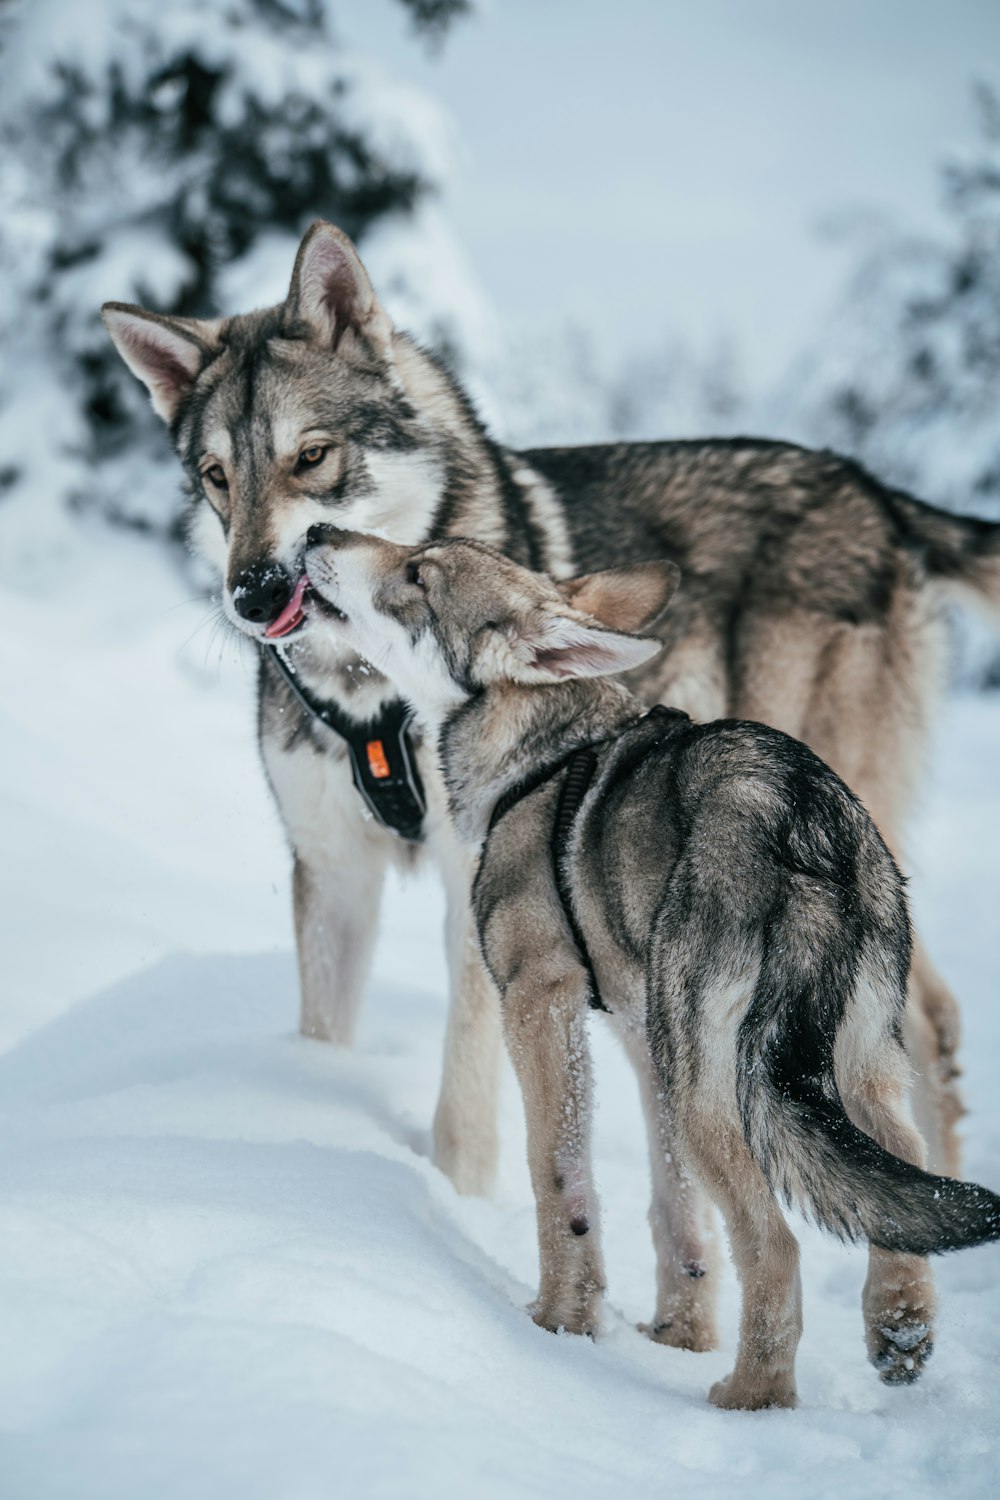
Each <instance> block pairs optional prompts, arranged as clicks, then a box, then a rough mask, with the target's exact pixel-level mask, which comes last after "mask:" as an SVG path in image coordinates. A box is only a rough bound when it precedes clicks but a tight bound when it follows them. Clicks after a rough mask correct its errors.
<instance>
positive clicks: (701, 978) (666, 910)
mask: <svg viewBox="0 0 1000 1500" xmlns="http://www.w3.org/2000/svg"><path fill="white" fill-rule="evenodd" d="M306 568H307V572H308V577H309V580H310V583H311V586H312V588H313V590H314V591H315V593H316V594H317V595H318V596H319V597H318V600H317V601H316V602H317V606H318V608H319V610H320V611H321V612H322V614H323V616H324V618H325V619H326V621H327V623H328V627H329V628H330V629H331V630H333V631H335V632H337V633H338V634H339V635H341V636H342V637H344V638H346V640H347V641H348V642H349V644H350V645H351V647H352V648H353V649H355V650H357V651H359V652H361V653H362V654H363V655H364V656H365V657H366V658H367V659H368V660H369V661H371V662H372V663H373V664H374V665H375V666H376V667H377V668H378V670H379V671H381V672H384V673H385V674H386V676H388V677H389V678H391V679H393V680H394V681H395V683H396V684H397V686H398V687H399V688H400V690H401V691H402V692H403V694H404V695H405V696H406V697H408V698H409V699H411V701H412V702H413V704H414V705H415V708H416V710H417V712H418V714H419V715H420V716H421V718H422V719H423V721H424V723H425V725H426V726H427V727H428V729H430V730H431V731H433V732H435V733H437V735H438V736H439V739H438V744H439V753H440V757H441V763H442V768H443V771H444V777H445V782H446V785H447V788H448V794H449V797H450V802H451V810H452V813H453V815H454V817H455V820H456V823H457V825H458V828H459V830H460V832H461V834H462V836H463V837H464V838H465V839H467V840H468V841H469V843H470V844H472V845H475V846H478V845H482V856H481V862H480V867H479V874H478V878H477V881H476V886H475V894H474V903H475V912H476V919H477V922H478V927H479V934H480V941H481V943H482V948H483V953H484V955H485V958H486V962H487V965H488V967H489V970H490V972H491V974H492V975H493V978H494V980H495V981H496V984H497V986H498V987H499V990H500V992H501V995H502V997H503V1011H504V1026H505V1030H506V1035H507V1040H508V1043H509V1046H510V1052H511V1056H512V1058H513V1061H514V1066H515V1068H516V1070H517V1074H518V1079H519V1081H520V1085H521V1090H522V1093H523V1096H524V1105H525V1111H526V1114H527V1124H528V1154H529V1161H530V1167H531V1177H532V1183H533V1186H534V1191H535V1199H536V1205H537V1211H538V1240H539V1251H540V1261H541V1291H540V1293H539V1297H538V1300H537V1302H536V1303H535V1304H534V1307H533V1315H534V1318H535V1321H536V1322H537V1323H540V1324H541V1325H543V1326H544V1327H546V1328H551V1329H557V1328H563V1329H566V1330H569V1331H571V1332H575V1333H584V1332H591V1331H593V1330H595V1328H596V1326H597V1322H598V1314H599V1306H600V1298H601V1294H602V1291H603V1289H604V1269H603V1265H602V1260H601V1252H600V1245H599V1215H598V1207H597V1203H596V1200H595V1192H594V1185H593V1179H592V1172H591V1164H590V1113H591V1077H590V1063H589V1058H588V1051H587V1037H586V1014H587V1007H588V1004H589V1005H591V1006H595V1007H598V1008H601V1009H605V1010H607V1011H609V1012H610V1014H611V1018H612V1020H613V1022H614V1023H615V1025H616V1027H617V1028H618V1029H619V1030H620V1032H621V1034H622V1037H623V1040H624V1041H625V1044H626V1046H628V1047H630V1048H631V1049H633V1051H635V1050H639V1049H642V1050H643V1051H644V1052H645V1054H646V1057H647V1059H649V1058H650V1057H651V1065H650V1064H649V1062H648V1061H647V1069H646V1072H647V1077H648V1080H649V1087H648V1090H647V1092H648V1095H649V1097H648V1098H647V1101H646V1102H647V1105H648V1106H649V1107H650V1108H652V1109H653V1110H654V1112H655V1114H656V1119H657V1124H658V1140H659V1143H660V1149H661V1152H662V1156H663V1158H664V1160H666V1161H669V1162H671V1163H672V1164H673V1171H674V1173H675V1178H674V1180H675V1184H676V1196H675V1199H674V1201H673V1206H672V1209H671V1211H672V1212H675V1213H676V1214H677V1215H678V1216H679V1217H680V1218H681V1219H682V1221H683V1223H682V1227H681V1232H680V1233H679V1234H678V1235H676V1236H675V1239H674V1243H681V1244H682V1245H687V1246H689V1247H690V1248H689V1254H685V1255H684V1256H682V1257H681V1261H682V1263H681V1265H679V1266H678V1267H676V1268H675V1271H676V1276H677V1279H678V1282H679V1283H683V1282H684V1281H686V1282H687V1284H688V1285H696V1284H697V1283H698V1282H699V1280H700V1279H701V1277H702V1275H703V1273H704V1272H705V1271H706V1270H708V1269H710V1268H711V1258H710V1255H709V1251H708V1242H707V1241H706V1239H705V1236H704V1232H703V1229H704V1226H703V1223H702V1222H701V1220H700V1215H699V1213H698V1212H696V1211H695V1209H694V1208H693V1207H692V1204H694V1203H695V1202H696V1201H697V1200H696V1198H695V1197H694V1196H691V1197H689V1196H688V1194H689V1189H690V1193H691V1194H692V1195H693V1194H695V1193H696V1191H697V1185H698V1184H700V1185H701V1186H702V1187H703V1188H704V1189H706V1190H707V1192H708V1193H709V1195H710V1196H711V1198H712V1199H714V1201H715V1203H716V1204H717V1205H718V1206H719V1208H720V1209H721V1211H722V1214H723V1216H724V1218H725V1221H726V1225H727V1228H728V1231H729V1236H730V1240H731V1243H732V1253H733V1258H734V1260H735V1262H736V1267H737V1271H738V1273H739V1277H740V1282H741V1287H742V1296H743V1311H742V1319H741V1327H740V1341H739V1349H738V1352H737V1357H736V1366H735V1369H734V1370H733V1372H732V1374H731V1375H729V1376H728V1377H727V1378H726V1379H725V1380H722V1381H720V1382H718V1384H716V1385H715V1386H713V1388H712V1390H711V1393H710V1395H711V1399H712V1400H713V1401H714V1402H716V1404H717V1405H719V1406H725V1407H745V1408H755V1407H762V1406H791V1405H794V1403H795V1379H794V1361H795V1350H796V1347H797V1345H798V1342H799V1337H800V1333H801V1326H802V1325H801V1306H800V1290H799V1271H798V1246H797V1244H796V1241H795V1239H794V1237H793V1236H792V1234H791V1231H790V1230H789V1228H788V1226H787V1224H786V1223H785V1219H784V1216H783V1214H782V1213H781V1211H780V1209H779V1206H778V1201H777V1197H776V1195H778V1196H780V1197H781V1198H784V1199H786V1200H790V1201H794V1202H795V1203H797V1204H799V1205H800V1206H801V1207H802V1208H803V1209H804V1210H805V1212H806V1213H807V1214H809V1215H810V1216H811V1217H812V1218H814V1219H815V1220H816V1222H817V1223H819V1224H821V1225H822V1226H823V1227H824V1228H825V1229H828V1230H830V1231H832V1232H833V1233H834V1234H837V1235H840V1236H841V1237H843V1238H847V1239H859V1240H867V1241H869V1242H870V1244H871V1245H872V1246H873V1247H875V1248H874V1249H873V1254H874V1255H875V1256H876V1257H878V1256H881V1257H882V1258H883V1260H884V1261H888V1262H890V1263H892V1265H893V1266H894V1269H895V1271H896V1272H898V1280H897V1283H896V1284H897V1285H898V1287H899V1288H900V1289H901V1291H900V1301H901V1302H902V1303H903V1305H904V1306H906V1305H907V1299H906V1295H905V1290H904V1289H905V1288H906V1287H907V1286H908V1285H909V1284H911V1283H916V1284H917V1285H918V1286H923V1287H924V1288H925V1290H924V1292H923V1296H924V1300H925V1303H926V1306H927V1313H926V1319H925V1320H924V1321H921V1320H920V1318H919V1317H918V1316H917V1315H916V1314H915V1313H913V1312H912V1306H913V1304H912V1302H911V1303H910V1304H909V1306H910V1309H911V1311H910V1315H909V1316H908V1317H907V1318H903V1319H902V1320H901V1321H900V1320H899V1317H900V1315H899V1309H898V1308H897V1309H896V1311H895V1313H894V1312H893V1310H892V1307H891V1305H890V1306H889V1307H888V1308H887V1306H886V1304H885V1302H884V1301H881V1302H880V1301H879V1300H878V1299H877V1298H874V1296H873V1297H867V1293H866V1306H865V1312H866V1323H867V1329H866V1333H867V1339H868V1347H869V1353H870V1355H871V1357H872V1359H873V1362H874V1363H875V1364H876V1365H877V1366H879V1368H880V1369H881V1370H882V1371H883V1374H884V1375H886V1374H887V1375H888V1377H889V1378H890V1379H894V1380H903V1379H907V1378H913V1377H914V1376H915V1375H916V1374H918V1373H919V1371H920V1368H921V1365H922V1363H923V1360H924V1359H925V1358H926V1356H927V1354H928V1353H929V1352H930V1335H929V1322H930V1307H931V1305H932V1303H933V1293H932V1292H931V1291H930V1288H929V1283H928V1282H927V1279H926V1268H925V1267H924V1265H923V1262H922V1261H921V1260H919V1259H917V1257H922V1256H925V1255H928V1254H932V1253H935V1252H938V1251H942V1250H954V1249H959V1248H960V1247H962V1246H965V1245H975V1244H978V1243H980V1242H982V1241H984V1240H989V1239H996V1238H998V1237H1000V1198H998V1197H997V1196H996V1195H995V1194H993V1193H991V1192H989V1191H987V1189H985V1188H981V1187H976V1186H974V1185H972V1184H967V1183H961V1182H956V1181H954V1180H951V1179H948V1178H943V1177H933V1176H931V1175H929V1174H928V1173H926V1172H925V1171H923V1170H922V1168H921V1163H922V1162H923V1149H924V1148H923V1144H922V1142H921V1140H920V1137H919V1135H918V1134H917V1132H916V1129H915V1128H914V1125H913V1122H912V1120H911V1119H910V1117H909V1114H908V1109H907V1104H906V1102H905V1101H906V1095H907V1087H908V1083H909V1069H908V1065H907V1060H906V1056H905V1053H904V1051H903V1046H902V1041H901V1035H900V1020H901V1016H902V1011H903V1003H904V995H905V990H906V978H907V970H908V966H909V957H910V936H909V925H908V920H907V912H906V904H905V901H904V897H903V885H902V880H901V878H900V875H899V872H898V870H897V869H896V866H895V864H894V863H893V860H892V858H891V856H890V854H889V853H888V851H887V849H886V847H885V844H884V843H883V842H882V839H881V837H880V836H879V834H878V832H877V830H876V828H875V825H874V824H873V822H872V820H871V819H870V817H869V816H868V814H867V813H866V812H865V811H864V809H863V807H862V806H861V804H860V803H859V802H858V801H857V800H856V798H855V797H854V796H853V795H852V793H851V792H850V791H849V790H848V789H847V787H846V786H845V785H844V783H843V782H842V781H841V780H840V779H839V778H838V777H837V776H835V775H834V773H833V772H832V771H831V770H830V769H829V768H828V767H827V766H826V765H824V763H823V762H822V761H820V760H818V759H817V758H816V756H815V755H813V754H812V752H811V751H809V750H808V749H807V748H806V747H805V746H804V745H802V744H800V743H799V742H798V741H797V740H793V739H790V738H789V737H788V736H787V735H784V734H780V733H778V732H777V731H776V730H773V729H768V728H765V727H764V726H763V725H760V724H752V723H741V722H737V721H720V722H717V723H713V724H702V725H698V724H694V723H692V722H691V721H690V720H689V719H688V718H687V717H686V716H685V715H683V714H679V713H672V712H671V711H670V710H663V709H660V710H656V709H654V710H652V711H651V712H647V711H646V710H645V706H644V705H643V704H641V703H640V702H639V700H638V699H636V698H634V697H633V696H632V695H631V694H630V693H629V692H628V691H627V690H626V689H625V688H624V687H623V686H622V685H621V684H620V683H619V682H615V681H611V680H609V679H608V677H607V676H606V675H605V674H612V673H617V672H622V671H624V670H626V669H628V668H632V667H636V666H639V665H640V664H641V663H642V662H644V661H646V660H647V659H648V658H650V657H651V656H653V655H654V654H655V652H656V651H657V650H658V649H659V644H660V643H659V641H657V640H656V639H654V638H653V637H652V636H649V635H646V634H636V633H635V632H643V631H647V630H648V629H649V627H650V625H651V623H652V622H653V621H654V620H655V619H656V618H657V617H658V616H659V615H660V613H661V612H662V611H663V609H664V607H665V605H666V604H667V602H668V600H669V598H670V595H671V594H672V592H673V590H674V588H675V586H676V582H677V577H678V574H677V570H676V568H675V567H674V566H673V565H672V564H670V563H657V562H650V563H646V564H644V565H642V566H640V567H637V568H634V569H631V570H628V571H619V572H610V573H595V574H591V575H589V576H588V577H584V578H578V579H574V580H572V581H569V582H566V583H562V584H558V585H557V584H554V583H552V582H551V581H550V580H549V579H548V578H546V577H545V576H543V575H541V574H537V573H531V572H529V571H528V570H527V569H525V568H522V567H519V566H518V565H517V564H515V563H513V562H511V561H510V560H509V559H508V558H506V557H504V556H502V555H501V554H500V553H498V552H496V551H494V550H493V549H492V548H490V547H487V546H484V545H483V544H481V543H477V542H472V541H463V540H453V541H446V542H436V543H429V544H425V545H423V546H421V547H417V548H413V547H403V546H396V545H394V544H393V543H391V542H388V541H382V540H380V539H378V538H376V537H373V536H369V535H360V534H357V533H353V532H345V531H338V530H336V529H335V528H333V527H328V526H320V527H316V528H314V530H313V531H312V532H310V546H309V550H308V552H307V555H306ZM374 749H375V752H376V757H377V746H376V747H374ZM640 1076H641V1071H640ZM653 1166H654V1174H655V1172H656V1170H657V1163H656V1162H655V1160H654V1164H653ZM882 1270H883V1272H884V1266H883V1268H882ZM889 1279H890V1281H891V1279H892V1278H891V1277H890V1278H889ZM872 1280H873V1277H872V1275H871V1274H870V1276H869V1285H871V1283H872ZM875 1281H876V1283H877V1284H878V1285H879V1287H880V1288H881V1292H880V1296H883V1295H884V1288H885V1285H886V1277H885V1275H884V1274H881V1275H876V1276H875ZM676 1295H677V1299H678V1306H681V1305H682V1296H681V1293H680V1292H677V1294H676ZM918 1303H919V1299H918ZM894 1318H895V1320H896V1321H894ZM656 1331H657V1330H655V1329H654V1330H653V1332H654V1334H655V1332H656ZM710 1342H711V1340H710V1339H706V1340H705V1342H704V1343H702V1344H701V1347H706V1346H707V1345H708V1343H710ZM692 1346H694V1347H697V1345H692V1344H691V1343H690V1342H689V1344H688V1347H692Z"/></svg>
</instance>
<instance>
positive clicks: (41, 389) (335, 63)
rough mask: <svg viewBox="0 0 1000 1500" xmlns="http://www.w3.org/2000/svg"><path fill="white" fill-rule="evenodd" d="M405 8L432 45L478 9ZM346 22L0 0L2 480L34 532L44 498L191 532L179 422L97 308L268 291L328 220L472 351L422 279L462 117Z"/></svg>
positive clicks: (258, 5) (223, 1)
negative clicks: (304, 236)
mask: <svg viewBox="0 0 1000 1500" xmlns="http://www.w3.org/2000/svg"><path fill="white" fill-rule="evenodd" d="M400 4H401V5H402V6H403V7H404V8H405V10H406V11H407V12H408V13H409V16H410V21H411V30H412V31H413V33H414V36H415V40H416V41H418V42H419V41H421V40H423V41H425V42H426V43H428V44H431V45H440V43H441V42H442V40H443V38H444V36H445V34H446V32H447V30H448V28H449V27H450V26H451V25H452V24H453V22H454V21H455V20H456V18H458V17H459V16H461V15H462V14H463V13H464V12H465V11H467V10H468V9H469V0H400ZM335 14H336V5H335V3H334V0H171V3H169V4H156V3H150V0H101V3H98V4H92V3H87V4H80V5H74V6H67V5H65V3H64V0H7V3H6V4H3V5H2V7H0V28H2V33H0V45H2V50H0V159H2V163H3V165H2V166H0V190H2V193H3V199H4V201H5V203H6V204H7V205H8V210H9V211H8V212H7V213H6V214H5V215H4V227H3V228H2V229H0V269H2V273H3V285H2V288H0V331H2V333H3V335H4V338H5V343H6V345H7V349H8V357H7V359H6V361H5V372H6V373H5V374H4V375H3V377H2V378H0V379H2V383H0V455H4V457H3V461H2V463H0V486H2V487H3V488H4V490H5V492H6V494H7V499H8V502H10V501H11V500H14V501H15V502H16V500H17V498H18V492H19V491H20V492H22V494H23V498H24V502H25V503H27V504H30V505H31V506H32V507H34V508H35V512H36V521H38V522H39V523H40V524H41V523H42V522H43V517H42V512H43V510H44V508H45V506H46V504H47V505H48V506H49V507H50V508H51V507H52V506H60V507H61V506H62V505H64V504H66V503H69V504H70V505H72V506H74V507H76V508H78V509H81V510H83V511H87V510H90V509H94V508H96V509H97V510H99V511H100V513H102V514H103V515H104V516H107V517H110V518H113V519H117V520H121V521H124V522H126V523H129V524H132V525H136V526H140V527H146V528H150V529H153V530H157V531H167V532H169V531H171V530H173V529H175V528H176V524H177V516H178V509H179V504H178V496H177V477H176V473H175V472H174V471H173V467H172V463H171V460H170V459H169V456H168V451H167V442H166V438H165V434H164V432H163V431H162V428H161V426H160V424H159V423H158V421H157V420H156V418H154V416H153V414H152V412H151V411H150V409H149V406H148V403H147V401H146V400H145V396H144V393H143V392H142V391H141V389H140V388H139V386H138V385H137V383H136V382H135V381H134V380H132V379H131V378H130V377H129V376H128V373H127V372H126V371H125V369H124V368H123V366H122V364H121V361H120V360H119V359H118V357H117V355H116V354H115V353H114V351H113V350H112V348H111V346H110V344H109V341H108V340H107V338H106V336H105V334H104V332H103V329H102V327H101V325H100V322H99V319H98V309H99V307H100V304H101V302H102V301H104V300H105V299H108V298H115V299H117V300H122V301H136V302H139V303H141V304H143V305H144V306H147V307H150V308H154V309H156V310H158V311H160V312H167V313H180V314H192V315H196V316H212V315H215V314H217V313H219V312H221V311H233V310H235V309H236V308H250V307H253V306H259V305H263V304H265V303H267V302H268V301H273V300H276V299H277V298H279V297H280V296H282V295H283V293H284V289H285V287H286V285H287V278H288V274H289V270H290V267H291V263H292V258H293V256H294V248H295V243H296V241H297V238H298V236H299V235H300V234H301V232H302V231H303V229H304V228H305V227H306V226H307V225H308V224H309V223H310V222H311V220H312V219H314V218H316V217H317V216H323V217H327V218H330V219H333V220H335V221H336V222H337V223H338V224H340V225H341V226H342V227H343V228H344V229H346V230H347V232H348V233H349V234H350V235H351V236H352V237H353V238H354V239H355V240H356V241H357V242H358V243H359V244H360V245H362V246H363V247H365V250H366V253H367V251H368V247H369V245H370V244H373V243H374V241H375V240H376V239H378V238H379V236H381V240H380V249H379V266H380V270H381V272H382V275H383V277H384V279H385V280H387V281H389V282H390V283H392V285H393V287H394V289H395V293H396V296H397V297H398V298H400V299H405V300H406V303H407V312H408V314H409V317H410V321H411V322H414V321H415V322H416V323H417V324H418V326H419V331H420V332H421V333H422V334H423V335H424V336H425V337H427V338H429V339H430V340H431V341H432V342H437V343H439V344H441V345H444V346H447V347H449V348H451V349H452V350H453V351H454V349H455V347H456V346H458V345H459V344H460V342H461V332H460V328H459V325H460V323H461V314H460V313H458V314H456V313H455V311H454V309H455V302H456V283H460V282H461V278H460V277H456V276H455V275H454V273H453V274H452V275H451V277H450V282H449V283H447V284H442V283H441V282H439V281H437V279H436V278H430V279H427V278H421V277H420V276H419V275H410V276H408V274H407V266H408V264H409V265H411V266H412V265H413V264H414V263H415V262H416V263H419V260H420V257H419V245H420V240H421V234H422V233H423V235H424V238H425V239H426V238H427V237H429V238H430V239H431V240H432V241H433V243H434V244H435V248H436V250H437V251H438V259H440V258H441V255H440V252H441V243H440V242H441V240H442V238H443V237H444V231H443V228H442V226H441V225H440V223H438V222H437V221H436V220H435V218H434V215H433V210H432V200H433V196H434V193H435V189H436V188H437V186H438V185H439V183H440V182H441V180H442V178H443V177H444V175H445V174H446V172H447V171H448V167H449V162H450V158H451V153H452V141H451V139H450V131H449V127H448V125H447V122H446V121H445V120H444V119H443V118H442V116H441V115H440V114H439V112H438V111H437V110H436V108H435V107H434V105H433V104H432V103H430V102H429V101H428V100H427V99H426V98H425V97H423V96H421V95H419V94H417V93H416V92H415V91H413V90H411V89H407V88H405V87H402V86H401V85H399V84H398V83H397V82H395V81H394V80H393V79H392V78H391V77H390V76H389V75H387V74H386V72H385V71H384V70H383V69H381V68H380V67H379V66H378V65H377V64H375V63H374V62H373V61H372V60H371V59H369V58H367V57H363V56H358V55H356V54H353V53H350V52H348V51H347V50H345V49H344V48H343V47H342V46H341V45H340V44H339V43H338V39H337V32H336V27H335ZM400 224H404V225H405V226H406V240H407V245H408V257H409V259H407V256H405V255H404V256H402V257H400V255H399V254H398V253H397V251H398V249H399V237H398V235H397V236H396V237H395V239H394V237H393V236H394V231H395V229H396V228H397V227H398V226H399V225H400ZM443 258H444V259H445V261H447V254H445V255H444V257H443ZM449 269H451V270H452V272H454V268H449ZM447 286H450V290H448V289H446V287H447ZM12 492H13V494H12ZM42 497H44V499H43V498H42Z"/></svg>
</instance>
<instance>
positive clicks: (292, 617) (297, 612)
mask: <svg viewBox="0 0 1000 1500" xmlns="http://www.w3.org/2000/svg"><path fill="white" fill-rule="evenodd" d="M308 587H309V580H308V578H307V577H306V575H305V574H304V573H303V575H302V577H301V578H300V579H299V581H298V583H297V584H296V585H295V592H294V594H293V595H292V597H291V598H290V599H289V601H288V603H287V604H286V605H285V607H284V609H283V610H282V611H281V614H280V615H279V616H278V618H277V619H276V620H272V621H271V623H270V625H269V626H268V627H267V629H266V630H265V631H264V634H265V635H266V636H267V638H268V640H269V641H275V640H277V639H278V637H279V636H280V635H287V634H288V632H289V631H290V630H294V629H295V627H296V625H298V624H299V622H300V621H301V619H302V616H303V614H304V613H305V611H304V610H303V608H302V598H303V595H304V594H305V591H306V589H307V588H308Z"/></svg>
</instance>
